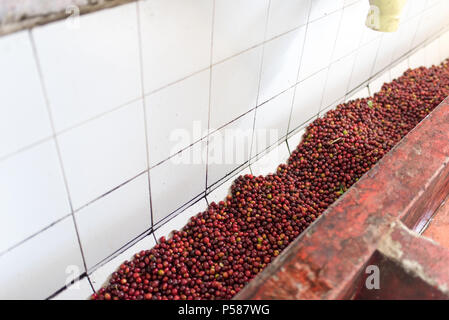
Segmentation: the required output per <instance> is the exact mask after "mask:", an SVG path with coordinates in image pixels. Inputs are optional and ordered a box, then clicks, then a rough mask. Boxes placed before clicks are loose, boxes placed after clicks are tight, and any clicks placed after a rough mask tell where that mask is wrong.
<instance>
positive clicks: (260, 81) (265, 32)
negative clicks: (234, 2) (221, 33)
mask: <svg viewBox="0 0 449 320" xmlns="http://www.w3.org/2000/svg"><path fill="white" fill-rule="evenodd" d="M270 8H271V0H268V6H267V16H266V18H265V30H264V36H263V38H264V39H265V38H266V37H267V30H268V21H269V19H270ZM265 46H266V44H264V45H263V46H262V53H261V58H260V66H259V82H258V84H257V95H256V107H255V108H254V117H253V132H252V135H251V143H250V145H249V159H248V161H249V165H248V166H249V167H250V170H251V156H252V153H253V145H254V136H255V129H256V116H257V106H258V105H259V98H260V85H261V83H262V70H263V65H264V56H265ZM256 148H257V147H256Z"/></svg>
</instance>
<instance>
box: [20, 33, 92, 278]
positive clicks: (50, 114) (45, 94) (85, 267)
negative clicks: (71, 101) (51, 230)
mask: <svg viewBox="0 0 449 320" xmlns="http://www.w3.org/2000/svg"><path fill="white" fill-rule="evenodd" d="M28 37H29V39H30V43H31V48H32V50H33V56H34V60H35V63H36V69H37V72H38V75H39V80H40V84H41V90H42V94H43V96H44V100H45V105H46V107H47V112H48V117H49V119H50V125H51V129H52V132H53V141H54V143H55V148H56V152H57V156H58V162H59V166H60V168H59V169H60V170H61V175H62V178H63V180H64V187H65V191H66V194H67V199H68V201H69V206H70V212H71V216H72V221H73V226H74V228H75V233H76V237H77V240H78V245H79V249H80V253H81V257H82V260H83V265H84V271H87V264H86V258H85V256H84V250H83V246H82V245H81V238H80V234H79V230H78V225H77V223H76V219H75V214H74V211H73V203H72V198H71V196H70V191H69V184H68V181H67V176H66V173H65V168H64V164H63V161H62V154H61V149H60V147H59V142H58V139H57V138H56V130H55V124H54V121H53V114H52V111H51V108H50V99H49V97H48V92H47V88H46V86H45V81H44V75H43V71H42V66H41V64H40V60H39V55H38V52H37V47H36V42H35V40H34V37H33V33H32V32H31V30H29V31H28Z"/></svg>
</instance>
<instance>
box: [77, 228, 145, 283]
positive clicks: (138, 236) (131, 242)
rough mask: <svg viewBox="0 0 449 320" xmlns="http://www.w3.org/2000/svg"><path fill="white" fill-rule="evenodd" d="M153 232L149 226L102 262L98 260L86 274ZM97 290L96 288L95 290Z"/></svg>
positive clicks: (91, 272) (89, 273)
mask: <svg viewBox="0 0 449 320" xmlns="http://www.w3.org/2000/svg"><path fill="white" fill-rule="evenodd" d="M152 234H153V229H152V228H149V229H147V230H145V231H143V232H141V233H140V234H138V235H137V236H136V237H134V238H133V239H131V240H129V241H128V242H126V243H125V244H124V245H122V246H121V247H120V248H118V249H117V250H115V251H114V252H113V253H111V254H110V255H108V256H107V257H105V258H103V259H102V260H101V261H100V262H97V263H96V264H95V265H93V266H92V267H90V268H89V269H88V270H87V271H86V274H88V275H92V274H93V273H94V272H95V271H97V270H98V269H99V268H101V267H103V266H104V265H106V264H107V263H108V262H110V261H111V260H113V259H115V258H117V257H118V256H120V255H121V254H122V253H124V252H125V251H126V250H128V249H130V248H131V247H133V246H134V245H136V244H137V243H139V242H140V241H142V240H143V239H145V238H146V237H149V236H151V235H152ZM94 291H95V290H94Z"/></svg>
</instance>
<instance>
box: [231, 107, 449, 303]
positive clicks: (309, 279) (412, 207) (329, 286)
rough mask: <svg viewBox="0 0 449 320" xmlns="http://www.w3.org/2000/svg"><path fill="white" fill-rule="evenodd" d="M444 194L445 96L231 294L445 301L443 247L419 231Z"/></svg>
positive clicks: (448, 161)
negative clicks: (369, 284) (372, 285)
mask: <svg viewBox="0 0 449 320" xmlns="http://www.w3.org/2000/svg"><path fill="white" fill-rule="evenodd" d="M448 194H449V98H447V99H446V100H445V101H443V102H442V103H441V104H440V105H439V106H438V107H437V108H436V109H435V110H434V111H433V112H432V113H431V114H430V115H429V116H427V117H426V118H425V119H424V120H423V121H422V122H421V123H420V124H419V125H418V126H417V127H416V128H415V129H414V130H412V131H411V132H410V133H409V134H408V135H407V136H406V137H404V139H402V141H401V142H400V143H399V144H398V145H397V146H396V147H394V148H393V149H392V150H391V151H390V152H389V153H388V154H387V155H386V156H385V157H384V158H383V159H382V160H381V161H380V162H379V163H378V164H377V165H376V166H374V167H373V168H372V169H371V170H370V171H369V172H368V173H367V174H365V176H364V177H363V178H362V179H360V181H359V182H357V183H356V184H355V185H354V186H353V187H352V188H351V189H349V190H348V191H347V192H346V193H345V194H344V195H343V196H342V197H341V198H340V199H339V200H337V201H336V202H335V203H334V204H333V205H332V206H331V207H329V209H328V210H327V211H326V212H325V213H324V214H323V215H322V216H321V217H320V218H319V219H318V220H317V221H316V222H315V223H314V224H313V225H311V226H310V227H309V229H308V230H306V231H305V232H304V233H303V234H302V235H301V236H300V237H298V238H297V239H296V240H295V241H294V242H293V243H292V244H291V245H290V246H289V247H288V248H287V249H285V250H284V251H283V252H282V254H281V255H280V256H279V257H278V258H277V259H276V260H274V261H273V263H271V264H270V265H269V266H268V267H267V268H266V269H265V270H264V271H263V272H262V273H260V274H259V275H258V276H257V277H256V278H255V279H253V280H252V281H251V282H250V283H249V284H248V285H247V286H246V287H245V288H244V289H243V290H242V291H241V292H240V293H239V294H238V295H237V296H236V297H235V299H449V249H447V248H445V247H443V246H440V245H439V244H437V243H435V242H433V241H432V240H430V239H427V238H424V237H421V236H420V235H419V232H421V231H422V229H423V228H424V227H425V226H426V225H427V222H428V221H429V219H431V217H432V216H433V215H434V213H435V212H436V211H437V210H438V208H439V207H440V205H441V204H442V203H443V201H444V199H446V198H447V196H448ZM369 265H375V266H377V267H378V268H379V274H380V289H378V290H376V289H372V290H369V289H367V288H366V286H365V279H366V277H367V276H368V275H369V274H367V272H366V271H367V270H366V268H367V266H369Z"/></svg>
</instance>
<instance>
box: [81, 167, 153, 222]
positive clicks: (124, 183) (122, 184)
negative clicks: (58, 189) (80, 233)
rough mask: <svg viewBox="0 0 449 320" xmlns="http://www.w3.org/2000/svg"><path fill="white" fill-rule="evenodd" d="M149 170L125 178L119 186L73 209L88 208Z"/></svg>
mask: <svg viewBox="0 0 449 320" xmlns="http://www.w3.org/2000/svg"><path fill="white" fill-rule="evenodd" d="M147 172H149V170H148V169H145V170H144V171H142V172H140V173H138V174H137V175H135V176H133V177H131V178H129V179H128V180H125V181H124V182H122V183H121V184H119V185H118V186H115V187H114V188H112V189H109V190H108V191H106V192H105V193H103V194H101V195H99V196H97V197H96V198H94V199H92V200H89V201H88V202H87V203H85V204H83V205H82V206H80V207H78V208H76V209H74V210H73V213H77V212H80V211H81V210H83V209H84V208H86V207H87V206H89V205H91V204H93V203H94V202H97V201H98V200H100V199H102V198H104V197H106V196H107V195H109V194H111V193H112V192H114V191H116V190H118V189H120V188H121V187H123V186H125V185H127V184H128V183H130V182H133V181H134V180H135V179H137V178H139V177H140V176H142V175H144V174H145V173H147Z"/></svg>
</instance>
